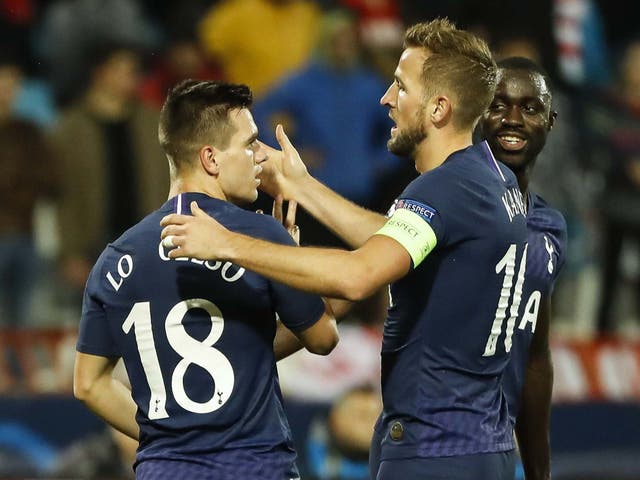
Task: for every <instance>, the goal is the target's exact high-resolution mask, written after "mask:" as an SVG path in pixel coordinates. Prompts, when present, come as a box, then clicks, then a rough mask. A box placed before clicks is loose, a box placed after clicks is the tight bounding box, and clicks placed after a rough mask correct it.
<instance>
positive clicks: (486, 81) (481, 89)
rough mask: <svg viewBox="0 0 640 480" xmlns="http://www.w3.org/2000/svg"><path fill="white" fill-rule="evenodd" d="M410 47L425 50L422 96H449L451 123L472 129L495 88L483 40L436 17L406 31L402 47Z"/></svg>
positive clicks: (492, 65)
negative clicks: (444, 94) (441, 94)
mask: <svg viewBox="0 0 640 480" xmlns="http://www.w3.org/2000/svg"><path fill="white" fill-rule="evenodd" d="M412 47H413V48H424V49H426V50H428V52H429V56H428V57H427V59H426V60H425V62H424V64H423V66H422V80H423V83H424V88H425V96H426V98H431V97H432V96H434V95H437V94H439V93H446V94H448V95H449V96H452V97H453V100H454V102H455V104H454V115H453V125H454V126H455V127H456V128H458V129H468V128H473V127H474V126H475V123H476V122H477V120H478V118H479V117H480V116H481V115H482V114H483V113H484V112H485V110H486V109H487V108H488V107H489V104H490V103H491V101H492V100H493V96H494V94H495V89H496V75H497V67H496V62H495V60H494V58H493V55H492V54H491V50H490V49H489V46H488V45H487V43H486V42H485V41H484V40H482V39H481V38H479V37H477V36H476V35H474V34H472V33H471V32H467V31H465V30H460V29H458V28H457V27H456V26H455V24H454V23H453V22H451V21H449V20H448V19H446V18H438V19H435V20H432V21H430V22H425V23H418V24H416V25H413V26H412V27H410V28H409V29H408V30H407V32H406V33H405V37H404V48H412Z"/></svg>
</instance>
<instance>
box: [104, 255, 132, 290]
mask: <svg viewBox="0 0 640 480" xmlns="http://www.w3.org/2000/svg"><path fill="white" fill-rule="evenodd" d="M125 265H126V267H127V269H126V270H125V268H124V267H125ZM131 272H133V258H131V255H123V256H122V257H120V260H118V275H120V281H119V282H116V279H115V278H113V275H112V274H111V272H107V280H109V283H110V284H111V286H112V287H113V288H114V290H115V291H116V292H117V291H118V290H120V287H121V286H122V282H124V279H125V278H127V277H128V276H129V275H131Z"/></svg>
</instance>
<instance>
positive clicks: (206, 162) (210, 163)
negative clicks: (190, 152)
mask: <svg viewBox="0 0 640 480" xmlns="http://www.w3.org/2000/svg"><path fill="white" fill-rule="evenodd" d="M217 154H218V151H217V150H216V149H215V147H212V146H211V145H205V146H204V147H202V148H201V149H200V150H199V151H198V157H199V160H200V165H201V166H202V168H203V170H204V171H205V172H207V173H208V174H209V175H218V173H219V171H220V165H219V164H218V161H217V159H216V155H217Z"/></svg>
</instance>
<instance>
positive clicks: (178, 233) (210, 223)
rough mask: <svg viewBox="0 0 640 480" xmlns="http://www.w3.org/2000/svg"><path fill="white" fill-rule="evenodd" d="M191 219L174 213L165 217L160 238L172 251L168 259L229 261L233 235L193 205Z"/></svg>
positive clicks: (161, 224)
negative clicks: (184, 258)
mask: <svg viewBox="0 0 640 480" xmlns="http://www.w3.org/2000/svg"><path fill="white" fill-rule="evenodd" d="M190 206H191V213H192V215H179V214H177V213H172V214H170V215H166V216H165V217H164V218H163V219H162V220H161V221H160V226H162V227H164V228H163V229H162V233H161V234H160V238H162V245H163V246H164V247H165V248H167V249H169V252H168V255H169V258H177V257H190V258H198V259H200V260H218V259H221V260H224V259H226V258H228V256H227V254H226V253H225V252H228V251H229V248H230V247H231V244H232V242H231V241H229V240H228V237H229V236H230V235H232V233H231V232H230V231H229V230H227V229H226V228H225V227H223V226H222V225H221V224H220V223H218V222H217V221H216V220H214V219H213V218H212V217H210V216H209V215H207V213H206V212H205V211H204V210H202V209H201V208H200V207H198V204H197V203H196V202H191V205H190Z"/></svg>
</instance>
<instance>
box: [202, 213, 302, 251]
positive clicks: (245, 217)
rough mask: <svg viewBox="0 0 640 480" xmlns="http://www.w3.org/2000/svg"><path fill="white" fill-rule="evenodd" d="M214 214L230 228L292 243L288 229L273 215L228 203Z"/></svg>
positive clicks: (279, 241)
mask: <svg viewBox="0 0 640 480" xmlns="http://www.w3.org/2000/svg"><path fill="white" fill-rule="evenodd" d="M208 213H213V215H214V216H215V217H216V218H217V219H218V221H220V222H221V223H222V224H223V225H224V226H225V227H227V228H228V229H229V230H233V231H235V232H238V233H243V234H245V235H249V236H252V237H255V238H259V239H262V240H268V241H270V242H276V243H287V244H289V243H292V242H293V240H292V238H291V236H290V235H289V234H288V233H287V230H286V229H285V228H284V227H283V226H282V224H281V223H280V222H278V221H277V220H276V219H275V218H273V217H272V216H271V215H265V214H259V213H256V212H253V211H250V210H244V209H242V208H240V207H237V206H235V205H231V204H227V205H226V206H225V208H224V210H223V211H220V210H218V211H217V212H208Z"/></svg>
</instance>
